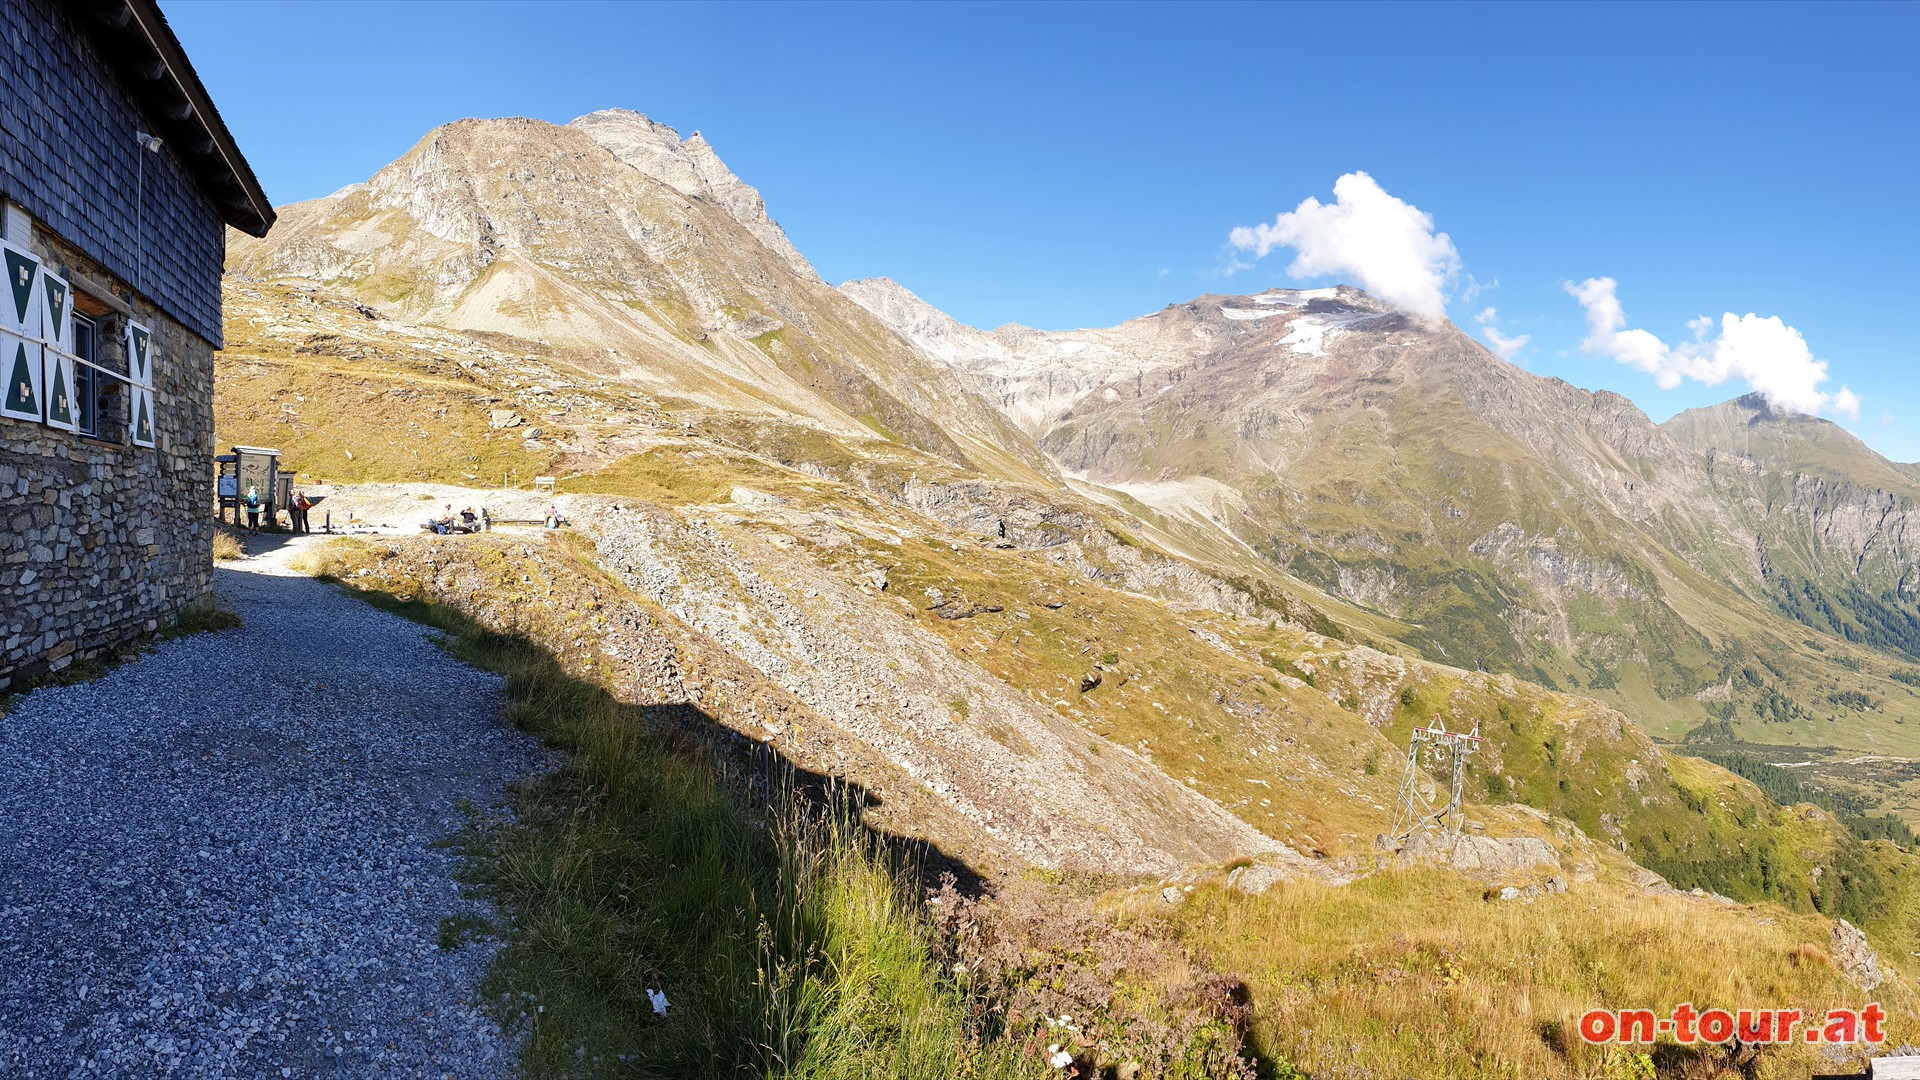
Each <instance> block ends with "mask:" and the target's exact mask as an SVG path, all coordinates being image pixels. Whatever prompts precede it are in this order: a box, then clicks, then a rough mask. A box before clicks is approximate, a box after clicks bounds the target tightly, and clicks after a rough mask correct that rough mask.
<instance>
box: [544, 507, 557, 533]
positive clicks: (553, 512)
mask: <svg viewBox="0 0 1920 1080" xmlns="http://www.w3.org/2000/svg"><path fill="white" fill-rule="evenodd" d="M559 527H560V510H559V508H558V507H553V506H549V507H547V528H549V529H557V528H559Z"/></svg>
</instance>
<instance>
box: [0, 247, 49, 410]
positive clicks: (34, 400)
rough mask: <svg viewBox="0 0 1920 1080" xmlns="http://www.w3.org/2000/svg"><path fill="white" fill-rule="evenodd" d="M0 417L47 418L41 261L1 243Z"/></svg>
mask: <svg viewBox="0 0 1920 1080" xmlns="http://www.w3.org/2000/svg"><path fill="white" fill-rule="evenodd" d="M0 271H4V272H5V273H6V280H5V281H0V374H4V375H5V376H6V380H7V383H6V386H5V387H4V388H0V416H10V417H12V418H14V419H15V420H32V421H33V422H35V423H39V422H40V420H41V419H43V418H44V417H45V416H46V394H45V393H44V392H43V380H44V379H45V376H46V368H45V366H44V361H43V360H42V359H41V356H40V342H39V337H40V260H39V259H36V258H34V257H33V255H32V254H31V253H29V252H26V251H22V250H20V249H19V248H17V247H14V246H12V245H11V244H0Z"/></svg>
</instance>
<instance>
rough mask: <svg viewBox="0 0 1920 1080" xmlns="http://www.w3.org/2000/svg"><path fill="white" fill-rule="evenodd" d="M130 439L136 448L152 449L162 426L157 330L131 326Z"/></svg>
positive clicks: (128, 362)
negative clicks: (156, 387)
mask: <svg viewBox="0 0 1920 1080" xmlns="http://www.w3.org/2000/svg"><path fill="white" fill-rule="evenodd" d="M127 378H128V380H129V381H130V382H132V383H133V385H132V386H131V387H129V388H128V394H127V437H128V438H129V439H130V440H132V442H133V444H134V445H135V446H152V445H153V429H154V426H155V425H156V424H158V423H159V422H160V417H159V416H158V415H157V414H156V413H155V412H154V397H153V329H152V328H151V327H147V326H142V325H140V324H139V323H137V322H131V321H129V322H128V323H127Z"/></svg>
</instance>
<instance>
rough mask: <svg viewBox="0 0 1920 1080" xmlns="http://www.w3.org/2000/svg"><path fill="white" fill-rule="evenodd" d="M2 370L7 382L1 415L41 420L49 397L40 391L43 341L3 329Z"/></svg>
mask: <svg viewBox="0 0 1920 1080" xmlns="http://www.w3.org/2000/svg"><path fill="white" fill-rule="evenodd" d="M0 371H4V372H5V373H6V379H7V384H6V387H5V388H4V389H5V392H4V393H0V416H10V417H12V418H14V419H15V420H32V421H33V422H35V423H39V421H40V418H41V416H42V414H43V409H44V402H45V398H44V396H43V395H42V394H41V391H40V376H41V367H40V344H39V342H31V341H27V340H26V339H25V338H21V337H16V336H14V335H13V334H9V333H6V332H4V331H0Z"/></svg>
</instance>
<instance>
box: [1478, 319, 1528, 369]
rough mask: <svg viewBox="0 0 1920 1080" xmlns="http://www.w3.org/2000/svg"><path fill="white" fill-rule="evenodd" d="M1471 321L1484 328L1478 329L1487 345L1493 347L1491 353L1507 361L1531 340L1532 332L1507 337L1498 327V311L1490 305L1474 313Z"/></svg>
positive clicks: (1518, 353)
mask: <svg viewBox="0 0 1920 1080" xmlns="http://www.w3.org/2000/svg"><path fill="white" fill-rule="evenodd" d="M1473 321H1474V322H1477V323H1479V324H1480V325H1481V326H1483V327H1485V328H1486V329H1484V330H1482V331H1480V333H1481V335H1482V336H1483V337H1485V338H1486V339H1487V345H1488V346H1489V347H1490V348H1492V349H1493V355H1495V356H1497V357H1499V358H1500V359H1502V360H1506V361H1508V362H1511V361H1512V360H1513V358H1514V357H1516V356H1518V355H1520V350H1521V349H1524V348H1526V347H1527V344H1528V343H1529V342H1531V341H1532V340H1533V335H1532V334H1521V335H1519V336H1517V337H1508V336H1507V335H1505V334H1503V333H1501V332H1500V329H1499V327H1500V313H1499V312H1498V311H1495V310H1494V309H1493V308H1491V307H1489V308H1485V309H1483V310H1482V311H1481V312H1480V314H1478V315H1475V316H1474V317H1473Z"/></svg>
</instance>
